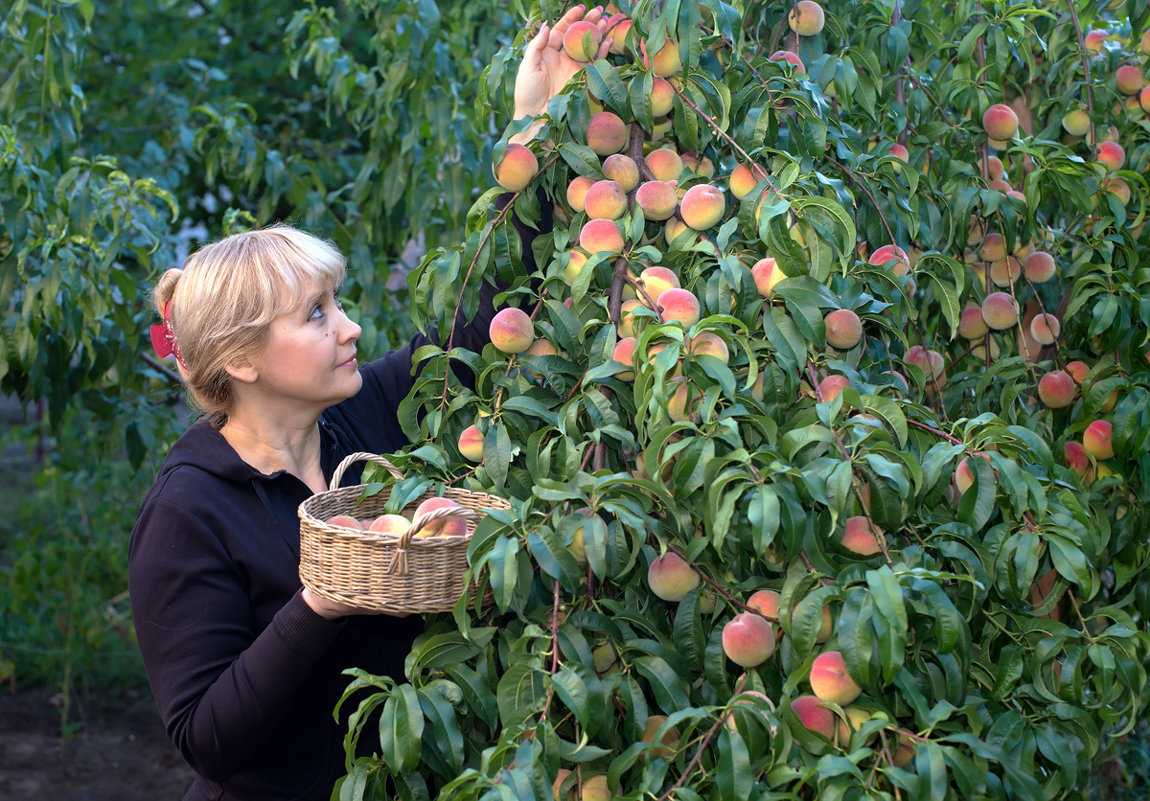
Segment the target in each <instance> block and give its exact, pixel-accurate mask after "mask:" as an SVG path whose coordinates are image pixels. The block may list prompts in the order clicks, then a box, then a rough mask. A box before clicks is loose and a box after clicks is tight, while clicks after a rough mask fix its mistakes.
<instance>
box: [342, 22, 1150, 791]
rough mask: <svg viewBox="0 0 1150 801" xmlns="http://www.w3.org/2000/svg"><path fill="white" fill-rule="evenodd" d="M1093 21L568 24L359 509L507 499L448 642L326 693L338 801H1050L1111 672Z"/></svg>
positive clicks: (1135, 427)
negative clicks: (344, 760)
mask: <svg viewBox="0 0 1150 801" xmlns="http://www.w3.org/2000/svg"><path fill="white" fill-rule="evenodd" d="M1104 5H1105V4H1098V3H1095V4H1069V5H1063V4H1027V3H1022V2H983V3H975V2H962V1H960V2H958V3H951V4H942V3H934V2H929V1H928V2H911V3H899V2H897V0H896V2H894V3H887V2H871V1H870V0H866V1H864V2H841V1H840V0H834V2H827V3H826V4H825V5H824V6H820V5H819V4H817V3H815V2H812V0H801V2H797V3H768V4H734V5H728V4H725V3H722V2H716V0H704V1H703V2H700V3H687V2H678V1H677V0H668V1H667V2H662V3H648V2H639V3H636V4H634V5H630V4H627V3H622V4H620V6H619V8H618V9H615V8H611V9H609V11H610V12H612V13H614V16H613V17H611V27H610V30H609V32H608V34H607V35H608V36H610V37H611V46H610V48H609V52H608V53H607V56H606V57H605V58H603V59H599V60H589V59H590V58H592V57H593V54H594V53H595V52H596V47H597V45H598V38H597V37H598V36H599V33H598V31H596V30H595V29H594V27H593V26H576V25H573V26H572V27H571V30H570V31H569V33H568V36H567V40H566V41H565V43H564V45H565V48H566V49H567V52H568V53H569V54H571V56H572V57H573V58H576V59H578V60H582V61H586V64H585V66H584V67H583V68H582V70H580V71H579V72H578V73H577V74H576V76H575V77H574V78H573V79H572V80H571V82H570V83H569V84H568V86H567V88H566V89H565V91H563V92H562V93H561V94H560V95H558V96H556V97H554V98H553V99H552V100H551V102H550V104H549V105H548V107H547V110H546V113H545V114H543V115H541V116H540V117H539V119H538V120H532V119H522V120H515V121H513V122H512V123H511V124H510V125H509V126H508V127H507V129H506V130H505V132H504V135H503V137H502V139H501V140H500V141H499V142H498V143H497V144H496V145H495V146H494V149H493V153H492V164H493V176H494V178H495V179H496V181H497V183H496V184H495V185H493V186H492V188H491V189H490V190H489V191H487V192H485V193H484V194H482V195H481V196H479V197H478V199H477V200H476V201H475V203H474V205H473V206H472V209H471V213H470V217H469V230H468V234H467V237H466V240H465V241H464V242H463V243H462V244H460V245H459V246H458V247H455V248H444V249H439V250H437V251H435V252H433V253H431V254H429V256H428V257H427V258H426V259H425V260H424V262H423V264H422V265H421V268H420V270H419V271H418V273H417V274H416V275H415V276H413V278H412V281H411V288H412V295H413V298H414V314H415V316H416V320H417V323H418V324H420V325H422V326H431V325H433V324H434V323H435V322H436V321H439V322H440V323H441V325H440V328H441V330H440V340H439V342H440V345H439V346H437V347H429V348H426V349H424V350H423V351H422V352H421V353H420V354H419V356H420V357H421V358H422V359H424V360H425V361H424V364H423V369H422V372H421V373H420V376H419V378H418V383H417V386H416V388H415V390H414V391H413V393H412V394H411V396H409V398H408V399H407V401H406V402H405V403H404V405H403V406H402V408H401V416H402V419H403V421H404V424H405V426H406V427H407V430H408V432H409V434H410V435H411V437H412V440H413V443H414V444H413V445H412V446H411V447H410V448H409V449H407V450H405V451H404V452H403V453H400V454H395V455H394V458H395V459H396V460H397V461H398V463H399V464H400V465H401V467H403V468H404V470H405V473H406V474H408V475H409V476H411V477H409V478H407V479H405V480H404V481H403V482H401V484H400V486H398V487H397V488H396V489H397V495H401V496H402V495H404V494H408V493H410V494H411V495H412V496H414V495H415V494H417V493H418V492H421V491H422V490H423V489H426V488H427V486H429V485H434V484H437V483H439V484H442V483H450V484H454V485H456V486H461V487H466V488H472V489H476V490H482V491H485V492H492V493H496V494H499V495H502V496H504V497H506V498H508V499H509V500H510V501H511V504H512V509H511V511H509V512H507V513H503V512H498V513H493V514H492V515H490V516H489V517H488V518H487V519H486V521H485V522H484V523H483V524H482V525H481V526H480V527H479V528H478V529H477V531H476V533H475V535H474V536H473V538H472V540H471V544H470V557H471V564H472V573H473V576H472V578H474V580H475V581H476V582H478V583H479V585H480V586H482V587H483V588H485V589H486V590H489V592H490V598H491V603H490V604H489V605H488V606H486V607H484V608H481V609H479V610H475V609H468V608H467V607H466V605H465V604H464V603H462V602H461V603H460V605H459V606H458V607H457V608H456V610H455V613H454V614H452V615H442V616H439V617H436V618H432V619H429V625H428V630H427V633H426V634H425V635H424V636H423V637H422V638H421V639H420V640H419V641H418V642H417V644H416V647H415V648H414V650H413V651H412V653H411V654H410V656H409V658H408V660H407V675H406V677H405V679H404V680H401V681H398V682H397V681H393V680H391V679H386V678H381V677H375V676H370V675H367V674H363V673H362V672H360V673H357V674H356V676H355V678H354V680H353V682H352V684H351V686H350V687H349V690H348V693H347V696H345V700H344V702H343V703H344V705H345V706H344V710H343V711H345V712H346V711H348V710H352V711H353V716H352V719H351V725H350V728H349V732H348V738H347V745H348V749H349V750H348V753H349V754H351V753H353V747H354V746H355V745H356V744H359V745H363V744H364V743H370V744H371V747H372V749H374V750H375V751H376V752H377V753H376V756H375V757H374V758H370V759H358V760H357V759H353V758H351V757H349V760H348V769H349V775H348V777H347V778H346V779H345V780H344V782H343V783H342V786H341V787H340V788H339V791H338V795H339V797H341V798H359V797H384V796H386V797H401V798H409V799H420V798H431V797H438V798H445V799H446V798H453V799H455V798H458V799H473V798H483V799H495V798H504V799H512V798H516V799H518V798H532V797H533V798H546V799H550V798H556V799H576V798H582V799H605V798H610V797H618V798H634V799H638V798H652V799H660V801H663V799H671V798H676V799H684V800H688V799H699V798H709V799H710V798H713V799H723V800H725V801H743V800H744V799H760V798H761V799H784V798H790V799H800V798H810V799H813V798H818V799H823V800H824V801H826V800H830V799H863V798H867V799H871V798H873V799H888V798H890V799H894V798H936V799H1034V800H1035V801H1037V799H1053V798H1070V797H1078V795H1079V794H1081V793H1082V792H1083V790H1084V788H1085V787H1086V785H1087V782H1088V777H1089V775H1090V772H1091V766H1092V764H1093V762H1094V760H1095V759H1096V758H1097V757H1098V755H1099V754H1100V752H1101V751H1102V750H1103V749H1104V748H1106V747H1107V746H1108V745H1109V744H1110V743H1112V742H1113V741H1114V740H1115V739H1116V738H1120V737H1122V736H1123V735H1124V734H1126V733H1128V732H1130V731H1131V729H1132V728H1133V727H1134V726H1135V725H1136V724H1137V723H1138V722H1139V721H1140V720H1142V719H1143V718H1144V717H1145V715H1146V707H1147V700H1148V689H1147V680H1146V679H1147V666H1148V645H1150V641H1148V630H1147V625H1146V620H1147V614H1148V613H1150V578H1148V577H1147V573H1146V569H1145V568H1146V565H1147V560H1148V559H1150V544H1148V543H1147V541H1146V540H1147V538H1146V531H1147V530H1148V526H1150V515H1148V512H1147V508H1146V501H1147V492H1148V487H1150V483H1148V479H1150V455H1148V452H1150V361H1148V360H1150V267H1148V264H1147V261H1146V259H1145V257H1144V256H1143V255H1142V254H1144V253H1145V252H1147V248H1148V247H1150V236H1148V234H1147V232H1146V230H1145V225H1144V223H1145V217H1146V211H1147V205H1146V202H1147V198H1148V192H1147V189H1148V187H1147V185H1146V181H1145V174H1146V170H1147V163H1148V160H1150V142H1148V140H1150V137H1148V133H1150V117H1148V116H1147V115H1148V112H1150V88H1145V89H1144V88H1143V87H1144V85H1145V84H1146V76H1145V61H1146V58H1147V54H1148V53H1150V35H1147V34H1144V30H1145V28H1146V24H1147V8H1146V6H1145V4H1144V3H1127V4H1110V5H1111V6H1114V7H1113V8H1111V7H1103V6H1104ZM535 11H536V12H538V13H539V15H540V16H541V17H542V18H544V19H555V18H557V16H558V15H559V13H561V9H560V8H558V7H556V6H555V4H554V3H543V4H542V7H540V8H537V9H535ZM523 43H524V42H523V41H518V42H516V43H515V44H514V45H512V46H510V47H508V48H506V49H505V50H503V51H501V52H500V53H498V54H497V55H496V57H495V59H494V61H493V63H492V65H491V67H490V68H489V70H488V72H487V74H486V86H487V90H488V91H489V92H490V95H491V97H492V98H494V103H495V105H496V106H501V105H502V104H503V103H505V102H506V97H507V96H508V94H509V92H508V90H509V86H510V81H511V73H513V71H514V70H513V65H514V64H515V61H516V59H517V58H518V56H519V54H520V53H521V52H522V46H523ZM540 122H541V123H542V124H541V125H540ZM524 134H526V135H527V136H526V138H527V140H528V141H526V142H525V143H524V142H523V141H522V140H523V139H524ZM513 137H514V138H515V139H516V141H514V142H513V141H512V138H513ZM516 226H518V227H519V228H518V229H517V227H516ZM524 228H526V229H528V230H534V232H535V233H536V235H535V236H534V237H533V238H532V239H530V240H529V241H530V244H529V245H528V246H527V247H528V248H529V252H525V250H524V245H523V244H522V243H523V241H524V240H523V239H522V238H521V237H520V235H519V232H518V231H519V230H521V229H524ZM484 281H498V282H499V286H500V288H501V290H502V291H501V292H500V294H499V295H498V297H497V304H498V306H499V308H500V311H499V312H498V314H497V315H496V318H495V321H494V322H493V324H492V328H491V334H492V344H491V345H489V346H487V347H486V348H485V349H484V350H483V352H482V353H474V352H469V351H467V350H464V349H461V348H459V347H456V346H454V345H453V335H454V332H453V329H452V327H451V326H450V325H448V324H446V323H445V322H444V321H450V320H453V319H455V315H456V313H457V312H459V311H462V312H463V313H464V315H465V316H469V315H472V314H474V313H475V311H476V308H477V305H478V302H479V301H478V289H479V287H480V285H481V283H482V282H484ZM449 363H450V365H451V369H449ZM370 712H376V713H379V714H380V715H381V719H380V720H381V722H380V725H379V728H378V732H377V731H376V730H375V729H374V727H372V728H370V729H369V728H367V727H366V726H365V722H366V721H367V720H368V719H369V718H370V715H369V713H370ZM365 738H366V739H365Z"/></svg>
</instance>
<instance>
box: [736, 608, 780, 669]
mask: <svg viewBox="0 0 1150 801" xmlns="http://www.w3.org/2000/svg"><path fill="white" fill-rule="evenodd" d="M774 652H775V630H774V629H773V628H771V624H770V623H768V622H767V620H766V619H765V618H764V617H762V616H761V615H756V614H754V613H753V612H739V613H738V614H737V615H735V616H734V617H733V618H731V619H730V620H729V621H727V623H726V625H724V626H723V653H725V654H726V655H727V658H728V659H730V660H731V661H732V662H734V663H735V664H736V665H739V666H740V667H745V668H755V667H758V666H759V665H761V664H763V663H764V662H766V661H767V660H768V659H770V658H771V654H773V653H774Z"/></svg>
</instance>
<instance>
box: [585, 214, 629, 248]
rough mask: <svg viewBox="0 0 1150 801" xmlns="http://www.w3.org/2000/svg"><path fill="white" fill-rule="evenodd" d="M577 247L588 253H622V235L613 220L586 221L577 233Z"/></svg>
mask: <svg viewBox="0 0 1150 801" xmlns="http://www.w3.org/2000/svg"><path fill="white" fill-rule="evenodd" d="M579 247H581V248H583V250H585V251H587V252H588V253H603V252H606V253H613V254H614V253H622V252H623V234H622V232H621V231H620V230H619V226H618V225H616V224H615V221H614V220H588V221H587V222H586V223H584V224H583V228H582V229H581V230H580V231H579Z"/></svg>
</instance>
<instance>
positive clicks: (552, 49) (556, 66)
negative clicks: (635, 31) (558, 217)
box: [511, 5, 622, 144]
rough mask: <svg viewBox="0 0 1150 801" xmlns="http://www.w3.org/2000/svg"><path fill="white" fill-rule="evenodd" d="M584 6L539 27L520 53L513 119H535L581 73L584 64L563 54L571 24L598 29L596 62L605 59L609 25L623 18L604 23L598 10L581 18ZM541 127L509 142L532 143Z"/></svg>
mask: <svg viewBox="0 0 1150 801" xmlns="http://www.w3.org/2000/svg"><path fill="white" fill-rule="evenodd" d="M584 8H585V7H584V6H583V5H577V6H574V7H573V8H571V9H569V10H568V11H567V13H566V14H564V15H563V16H562V17H561V18H560V19H559V21H558V22H556V23H555V25H554V26H551V25H549V24H548V23H546V22H544V23H543V24H542V25H540V26H539V31H538V33H536V34H535V37H534V38H533V39H532V40H531V41H530V42H529V43H528V44H527V47H526V49H524V51H523V60H522V61H521V62H520V63H519V72H518V73H517V74H516V76H515V112H514V119H517V120H518V119H521V118H523V117H534V116H537V115H539V114H542V113H543V112H544V111H545V110H546V109H547V101H549V100H550V99H551V98H553V97H554V96H555V95H556V94H558V93H559V92H560V91H562V89H563V87H564V86H566V85H567V82H568V81H569V80H571V76H572V75H574V74H575V73H577V72H578V71H579V70H581V69H583V67H584V64H583V63H582V62H579V61H576V60H575V59H573V58H571V56H569V55H567V53H566V52H565V51H564V50H563V37H564V35H566V33H567V29H568V28H569V27H571V24H572V23H573V22H577V21H579V20H585V21H586V22H590V23H592V24H594V25H595V26H596V27H597V28H599V33H600V35H601V36H602V39H603V41H602V42H601V43H600V44H599V52H598V53H596V55H595V58H596V59H600V58H605V57H606V55H607V51H608V50H609V49H610V47H611V39H610V37H609V36H608V35H607V31H608V29H609V26H610V25H613V24H614V23H616V22H617V21H618V20H619V19H621V18H622V15H617V16H616V17H612V18H610V19H607V18H605V17H604V16H603V9H602V7H600V6H596V7H595V8H592V9H591V10H590V11H587V12H586V14H584ZM540 124H541V123H537V124H535V125H533V126H532V127H531V129H530V130H528V131H525V132H523V133H521V134H517V135H516V136H514V137H512V139H511V141H512V142H519V143H520V144H522V143H523V142H526V141H527V140H529V139H531V138H532V136H533V135H534V132H535V130H537V129H538V127H539V125H540Z"/></svg>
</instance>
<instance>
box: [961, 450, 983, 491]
mask: <svg viewBox="0 0 1150 801" xmlns="http://www.w3.org/2000/svg"><path fill="white" fill-rule="evenodd" d="M976 456H978V457H980V458H982V459H985V460H986V461H987V462H989V461H990V456H988V455H987V454H985V453H979V454H976ZM970 465H971V462H970V457H969V456H964V457H963V459H962V461H961V462H959V463H958V467H957V468H955V471H954V484H955V486H956V487H958V491H959V493H960V494H966V491H967V490H968V489H970V488H971V486H972V485H973V484H974V468H973V467H971V466H970Z"/></svg>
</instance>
